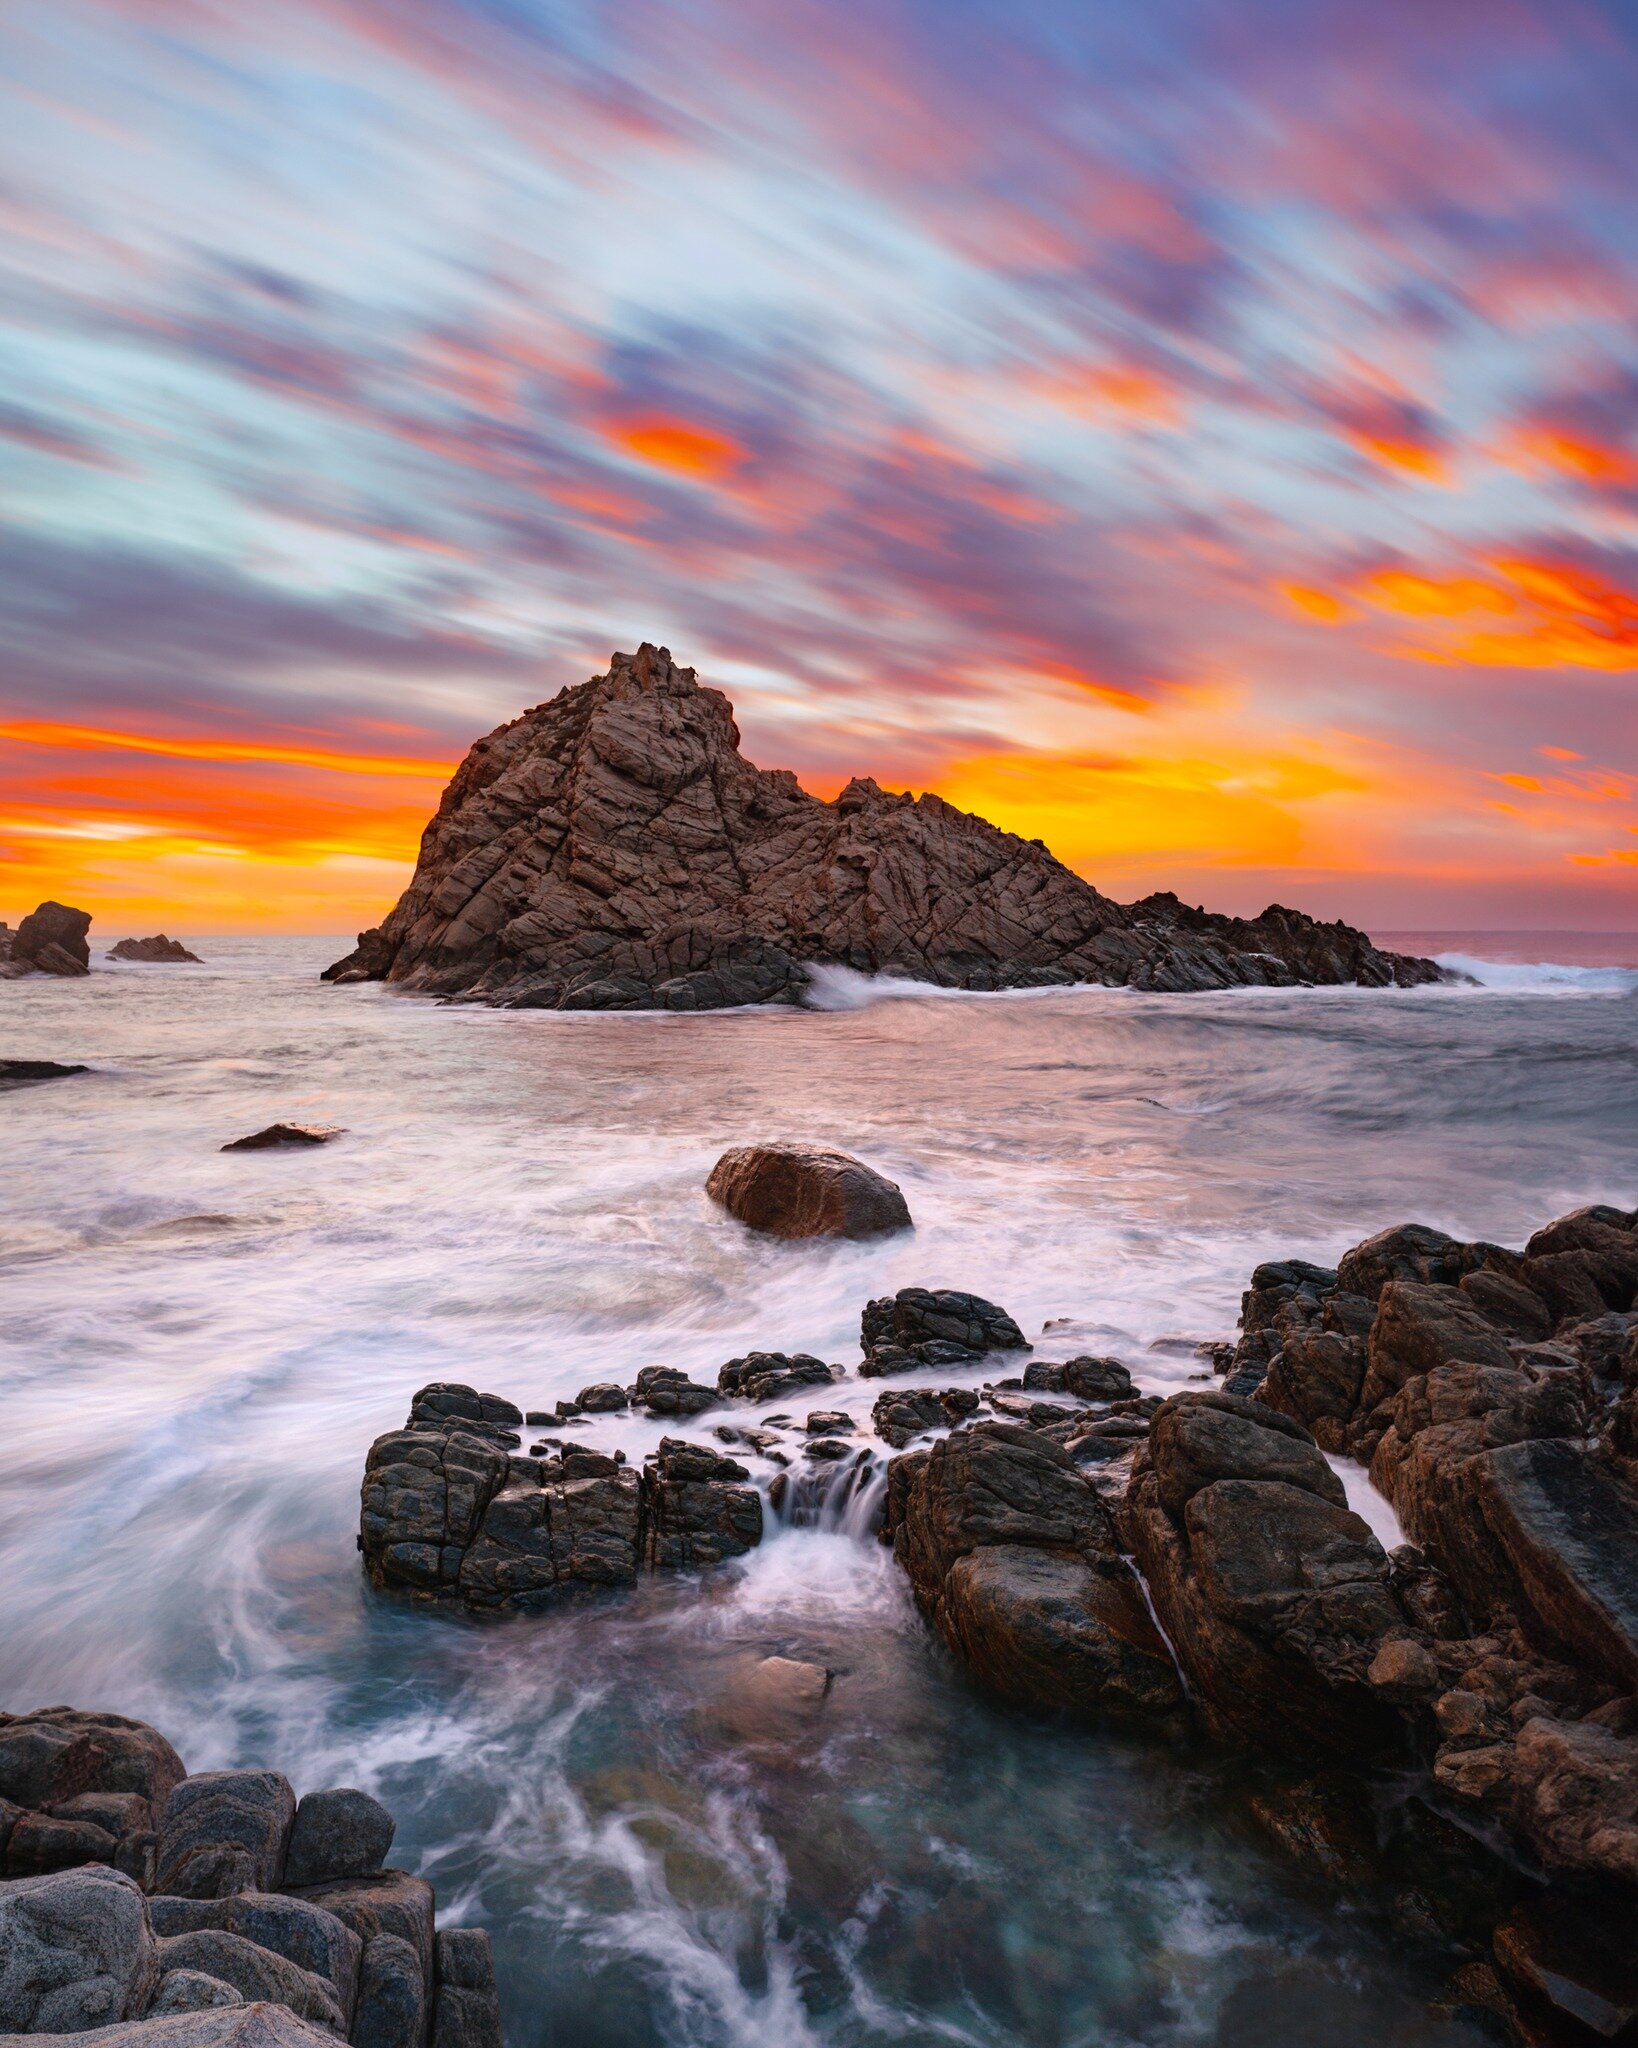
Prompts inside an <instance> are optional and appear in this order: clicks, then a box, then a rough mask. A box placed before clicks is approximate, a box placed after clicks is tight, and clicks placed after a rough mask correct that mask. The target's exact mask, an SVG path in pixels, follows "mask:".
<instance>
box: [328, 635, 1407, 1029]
mask: <svg viewBox="0 0 1638 2048" xmlns="http://www.w3.org/2000/svg"><path fill="white" fill-rule="evenodd" d="M820 963H825V964H832V965H837V966H842V967H849V968H854V969H857V970H860V971H863V972H865V973H872V974H894V975H902V976H907V977H909V978H912V979H914V980H917V981H927V982H935V983H938V984H941V985H943V986H945V987H949V988H971V989H1000V988H1026V987H1047V986H1052V985H1054V984H1069V983H1073V982H1103V983H1108V984H1129V985H1130V986H1132V987H1135V988H1146V989H1165V990H1187V989H1212V988H1229V987H1237V986H1247V985H1267V986H1281V987H1283V986H1289V985H1293V984H1298V983H1315V982H1363V983H1366V984H1369V985H1371V986H1388V985H1391V984H1394V983H1399V984H1401V985H1411V984H1414V983H1418V982H1425V981H1437V980H1438V979H1439V978H1440V971H1439V969H1438V968H1437V967H1435V966H1434V965H1433V963H1432V962H1431V961H1428V960H1416V959H1411V958H1408V957H1405V956H1403V955H1399V954H1393V953H1385V952H1382V951H1380V950H1379V949H1378V948H1377V947H1375V946H1373V945H1372V944H1371V942H1370V940H1369V939H1368V938H1367V937H1366V936H1365V934H1364V933H1363V932H1358V931H1354V930H1352V929H1351V928H1350V927H1349V926H1347V925H1344V924H1317V923H1316V922H1315V921H1314V920H1313V919H1312V918H1310V917H1306V916H1304V915H1302V914H1301V913H1300V912H1298V911H1293V910H1283V909H1280V908H1278V907H1277V906H1276V907H1274V908H1271V909H1269V910H1266V911H1264V913H1263V914H1262V916H1261V917H1259V918H1255V919H1251V920H1246V919H1240V918H1228V917H1216V916H1212V915H1209V914H1208V913H1207V912H1205V911H1199V910H1191V909H1189V908H1188V907H1187V906H1186V905H1185V904H1182V903H1180V902H1179V901H1178V900H1177V898H1176V897H1175V896H1170V895H1159V896H1150V897H1148V898H1146V899H1145V900H1144V901H1143V902H1141V903H1138V904H1134V905H1132V906H1131V907H1129V908H1126V907H1123V906H1122V905H1120V904H1118V903H1114V902H1112V901H1111V900H1110V899H1109V898H1108V897H1107V896H1104V895H1102V894H1100V893H1099V891H1098V890H1096V889H1094V888H1093V887H1092V886H1091V884H1090V883H1088V882H1084V881H1082V880H1081V878H1080V877H1079V876H1078V875H1076V874H1073V873H1072V872H1071V871H1070V870H1069V869H1068V868H1066V867H1065V866H1064V865H1063V864H1062V863H1061V862H1060V861H1057V860H1055V859H1054V858H1053V856H1052V855H1051V854H1050V853H1049V852H1048V851H1047V850H1046V848H1045V847H1044V846H1043V845H1042V844H1041V843H1040V842H1039V841H1038V840H1030V839H1019V838H1017V837H1015V836H1014V835H1013V834H1012V833H1010V832H1002V831H999V830H997V828H996V827H995V826H993V825H990V824H987V823H986V822H985V821H984V820H983V819H982V818H975V817H971V816H969V815H968V814H967V813H966V812H964V811H958V810H957V809H955V807H954V806H953V805H951V804H947V803H946V802H945V801H944V800H943V798H942V797H938V796H932V795H927V796H921V797H912V796H909V795H895V794H894V793H892V792H891V791H888V790H884V789H879V788H878V787H877V785H876V784H875V783H874V782H872V781H870V780H868V779H865V780H860V781H854V782H850V783H849V784H848V785H847V787H846V788H845V789H844V790H843V791H842V793H841V794H840V795H839V796H838V797H837V798H836V799H835V801H834V802H833V803H826V802H823V801H821V799H819V798H818V797H815V796H810V795H809V794H808V793H807V792H806V791H805V790H804V789H803V788H802V787H801V786H800V785H799V783H798V782H797V780H796V777H795V776H794V775H793V774H791V773H790V772H789V771H788V770H784V769H763V768H756V767H753V766H752V764H751V763H750V762H749V761H747V760H746V759H745V758H744V756H743V755H742V754H741V753H740V751H739V732H738V729H737V727H736V726H735V724H734V716H733V710H732V707H731V706H730V705H729V702H728V699H727V698H726V697H724V696H723V695H722V693H721V692H720V691H717V690H709V689H705V688H703V687H702V686H701V684H700V683H699V681H698V680H697V678H696V676H695V674H694V671H693V670H692V669H688V668H679V667H677V665H676V663H675V662H673V660H672V659H671V656H670V654H669V653H668V652H667V650H666V649H665V648H663V647H651V646H649V645H647V644H646V643H645V644H644V645H643V646H641V647H640V648H639V649H638V650H637V652H636V654H634V655H632V654H616V655H615V656H614V659H613V662H612V664H611V665H610V668H609V671H608V673H607V675H602V676H596V677H594V678H593V679H592V680H591V681H590V682H587V683H582V684H580V685H579V686H578V687H576V688H571V689H566V690H563V691H561V692H560V693H559V694H558V695H557V696H556V697H554V698H553V699H552V700H551V702H550V703H548V704H543V705H540V706H539V707H538V708H537V709H535V710H533V711H526V712H525V713H524V714H523V716H522V717H521V718H516V719H513V720H512V722H511V723H510V724H509V725H503V726H501V727H499V728H498V729H497V730H496V731H495V732H492V733H491V734H490V735H489V736H488V738H487V739H481V740H479V741H478V743H477V745H476V746H474V747H473V749H472V751H471V752H470V753H469V754H468V755H467V757H466V759H465V760H464V761H463V762H462V763H461V766H460V767H459V768H458V769H457V770H456V773H455V776H454V779H453V780H452V781H451V783H450V785H449V787H448V788H447V789H446V790H445V791H444V795H443V800H442V802H441V803H440V804H439V806H438V813H437V816H436V817H435V818H433V820H432V822H431V823H430V824H429V825H428V826H427V829H426V832H425V834H424V835H423V837H422V841H421V853H420V859H419V861H418V862H417V864H416V870H415V875H414V879H413V880H412V881H411V883H410V886H409V888H408V889H407V890H405V892H404V894H403V896H402V897H401V898H400V899H399V902H398V904H397V907H396V908H395V909H394V910H393V911H392V913H391V914H390V915H389V916H388V918H387V920H386V922H385V923H384V924H382V925H381V926H380V927H379V928H377V929H376V930H373V931H368V932H364V933H361V934H360V937H359V943H358V947H357V950H356V951H355V952H353V953H351V954H349V955H348V956H347V957H346V958H345V959H344V960H338V961H337V962H336V963H335V965H334V966H332V967H330V968H329V969H327V970H326V977H325V978H326V979H327V980H331V981H338V982H352V981H383V980H384V981H391V982H396V983H399V984H401V985H403V986H404V987H405V988H408V989H418V990H425V991H428V992H430V993H435V994H439V995H445V996H462V997H466V998H468V999H471V1000H476V1001H483V1002H490V1003H497V1004H502V1005H506V1006H512V1007H517V1008H529V1009H535V1008H540V1009H577V1010H611V1009H612V1010H631V1009H671V1010H714V1009H721V1008H724V1007H728V1006H731V1005H736V1004H745V1003H766V1002H792V1001H800V1000H801V998H802V996H803V995H804V993H805V991H806V989H807V969H808V968H809V967H810V966H813V965H815V964H820Z"/></svg>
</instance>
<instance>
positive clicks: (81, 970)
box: [11, 902, 91, 975]
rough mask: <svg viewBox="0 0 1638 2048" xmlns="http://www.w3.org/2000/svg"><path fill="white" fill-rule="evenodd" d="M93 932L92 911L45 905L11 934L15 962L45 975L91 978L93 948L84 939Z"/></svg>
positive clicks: (59, 904)
mask: <svg viewBox="0 0 1638 2048" xmlns="http://www.w3.org/2000/svg"><path fill="white" fill-rule="evenodd" d="M90 929H91V913H90V911H89V910H71V909H70V908H69V907H68V905H67V904H66V903H51V902H46V903H42V904H41V905H40V906H39V907H38V909H35V910H32V911H30V912H29V914H28V916H27V917H25V918H24V919H23V921H22V923H21V924H20V925H19V926H18V927H17V929H16V931H15V932H14V933H13V934H12V939H11V958H12V961H13V962H14V963H16V962H22V963H23V964H25V965H27V966H30V967H34V968H37V969H38V970H39V971H40V972H41V973H43V974H61V975H80V974H89V973H90V972H91V948H90V946H89V945H88V944H87V942H86V936H85V935H86V933H87V932H88V931H89V930H90Z"/></svg>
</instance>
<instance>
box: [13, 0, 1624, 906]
mask: <svg viewBox="0 0 1638 2048" xmlns="http://www.w3.org/2000/svg"><path fill="white" fill-rule="evenodd" d="M1635 23H1638V15H1635V13H1634V10H1633V9H1632V8H1631V7H1630V6H1626V5H1617V4H1616V0H1608V4H1597V0H1551V4H1550V5H1541V6H1539V7H1538V6H1535V5H1531V4H1527V0H1357V4H1332V0H1142V4H1141V5H1139V4H1136V0H1022V4H1020V0H921V4H902V5H899V4H892V0H601V4H597V0H563V4H558V0H486V4H473V5H460V4H455V0H279V4H276V5H268V4H265V0H263V4H256V5H251V4H249V0H240V4H223V0H127V4H124V5H108V6H103V5H96V4H88V0H49V4H47V0H33V4H20V5H13V6H11V7H9V8H8V9H6V10H5V11H4V14H3V16H0V80H3V82H0V220H3V240H0V351H3V357H0V361H3V372H4V374H3V380H0V584H3V588H0V645H3V648H4V662H3V668H0V918H5V919H8V920H9V921H11V922H12V923H15V922H16V919H17V916H18V915H19V914H20V913H21V912H23V911H26V910H28V909H30V908H32V907H33V904H34V903H35V902H36V901H37V900H38V899H39V898H41V897H43V896H47V895H52V896H57V897H61V898H64V899H66V900H68V901H70V902H74V903H78V904H82V905H83V906H84V907H86V908H87V909H90V910H92V911H93V912H94V913H95V915H96V917H97V919H98V929H99V930H101V931H103V932H105V933H107V934H108V935H109V936H114V935H115V934H114V933H113V932H112V931H111V929H110V927H111V926H112V925H118V926H119V927H120V928H121V930H129V929H141V930H144V931H146V930H151V929H154V928H155V927H156V926H158V925H164V926H165V928H166V929H168V930H172V931H176V930H181V931H182V932H183V933H189V932H201V931H209V930H213V929H215V930H223V929H242V928H251V927H267V926H280V927H284V928H287V929H290V930H300V931H343V930H348V929H351V928H353V927H355V926H357V925H360V924H364V923H373V922H375V921H376V920H377V919H378V918H379V917H380V916H381V915H382V914H383V913H384V912H385V910H386V909H387V908H389V907H390V904H391V902H392V900H393V899H394V897H395V896H396V894H397V892H398V890H399V889H400V888H401V887H402V885H403V882H404V881H405V879H407V873H408V867H409V864H410V863H411V862H412V860H413V857H414V849H415V842H416V838H417V835H418V833H419V830H420V827H421V825H422V824H423V822H424V821H425V819H426V817H427V815H428V814H429V812H430V811H431V809H432V808H433V807H434V805H435V804H436V801H437V797H438V792H439V790H440V788H441V786H442V784H443V781H444V780H445V778H446V777H447V775H448V773H449V771H450V769H451V768H452V766H453V764H454V763H455V762H456V761H457V760H458V759H459V758H460V756H461V754H462V753H463V752H464V750H465V748H466V747H467V745H469V744H470V742H471V741H472V740H473V739H474V738H476V737H477V736H478V735H479V734H480V733H482V732H485V731H487V730H488V729H489V728H490V727H492V726H494V725H495V724H497V723H499V722H500V721H501V720H503V719H505V718H508V717H511V716H513V715H515V714H516V713H517V712H518V711H519V710H521V709H522V708H524V707H525V706H526V705H529V704H534V703H538V702H540V701H541V700H542V699H543V698H545V697H548V696H550V695H551V694H552V693H553V692H555V691H556V690H557V689H558V688H559V687H561V686H562V685H563V684H564V683H567V682H574V681H579V680H581V679H583V678H584V677H586V676H588V675H590V674H592V673H594V672H596V671H598V670H600V669H602V668H603V667H605V666H606V665H607V659H608V655H609V653H610V651H611V650H612V649H613V648H616V647H620V648H630V647H633V646H634V645H635V644H636V643H637V642H638V641H640V640H643V639H649V640H654V641H658V642H662V643H664V644H666V645H668V646H670V648H671V649H672V650H673V652H674V653H675V654H676V656H677V658H678V659H679V660H681V661H683V662H687V663H692V664H693V665H694V666H696V667H697V668H698V669H699V670H700V671H701V674H702V676H703V677H704V679H705V680H707V681H709V682H712V683H715V684H717V685H718V686H720V687H722V688H723V689H725V690H726V691H727V692H728V693H729V695H730V696H731V697H732V698H733V700H734V703H735V706H736V709H737V713H738V716H739V722H740V726H741V730H742V732H743V734H744V740H745V746H746V751H747V752H748V753H749V755H750V756H751V758H753V759H754V760H756V761H758V762H759V763H761V764H762V765H764V766H768V767H790V768H794V769H795V770H796V771H797V773H798V774H799V775H800V776H801V777H802V779H803V781H804V782H805V783H806V784H807V785H808V786H809V787H810V788H812V789H815V790H817V791H819V792H821V793H822V794H826V795H829V794H832V793H834V791H835V789H836V788H837V787H838V786H839V785H840V784H841V782H843V781H844V780H845V779H846V778H847V777H848V776H849V775H850V774H853V773H856V772H857V773H868V774H874V775H875V776H876V777H877V779H878V780H879V781H881V782H884V783H886V784H889V785H891V786H895V787H905V786H908V787H913V788H916V789H923V788H932V789H937V790H939V791H941V792H942V793H943V794H944V795H946V796H948V797H949V798H951V799H952V800H953V801H954V802H957V803H960V804H962V805H965V806H967V807H969V808H972V809H975V810H979V811H982V812H983V813H984V814H985V815H987V816H989V817H991V818H994V819H995V820H996V821H997V822H998V823H1001V824H1004V825H1007V826H1009V827H1011V828H1013V829H1016V830H1019V831H1022V832H1024V833H1026V834H1029V835H1030V836H1040V837H1042V838H1044V839H1045V840H1046V841H1047V842H1048V844H1049V845H1051V847H1052V848H1053V850H1054V851H1055V852H1056V853H1058V854H1059V855H1060V856H1061V857H1062V858H1064V859H1066V860H1068V861H1070V862H1071V863H1072V864H1073V865H1074V866H1076V867H1077V868H1079V869H1080V870H1081V871H1082V872H1083V873H1085V874H1086V875H1088V876H1089V877H1090V878H1091V879H1092V880H1094V881H1096V882H1097V883H1098V884H1099V885H1100V886H1102V887H1104V888H1106V889H1108V890H1109V891H1110V892H1111V893H1113V894H1116V895H1118V896H1121V897H1123V898H1124V897H1129V896H1133V895H1137V894H1141V893H1143V892H1145V891H1146V890H1148V889H1150V888H1154V887H1175V888H1176V889H1178V890H1179V891H1180V893H1182V894H1184V895H1185V896H1187V897H1189V898H1190V899H1191V900H1203V901H1205V902H1207V903H1209V904H1211V905H1212V906H1213V907H1217V908H1223V909H1234V910H1244V911H1250V910H1256V909H1259V908H1261V907H1262V905H1263V904H1265V903H1266V902H1268V901H1269V900H1270V899H1271V898H1277V899H1279V900H1282V901H1287V902H1292V903H1295V904H1298V905H1300V906H1301V907H1303V908H1305V909H1309V910H1312V911H1315V912H1317V913H1321V914H1325V915H1337V914H1342V915H1346V916H1349V917H1351V918H1354V919H1355V920H1357V921H1360V922H1363V923H1366V924H1368V925H1374V926H1375V927H1376V928H1378V929H1385V928H1403V927H1407V926H1409V927H1416V926H1422V927H1427V926H1438V927H1448V926H1453V925H1481V926H1514V927H1518V926H1539V925H1560V926H1567V927H1574V928H1582V929H1598V928H1604V929H1633V928H1638V900H1635V898H1638V745H1635V740H1638V714H1635V710H1634V704H1635V700H1638V27H1635Z"/></svg>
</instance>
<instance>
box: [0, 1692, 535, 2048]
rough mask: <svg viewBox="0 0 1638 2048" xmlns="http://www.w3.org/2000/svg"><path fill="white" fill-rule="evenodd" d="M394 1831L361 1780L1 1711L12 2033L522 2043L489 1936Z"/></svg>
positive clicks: (179, 2039)
mask: <svg viewBox="0 0 1638 2048" xmlns="http://www.w3.org/2000/svg"><path fill="white" fill-rule="evenodd" d="M392 1837H393V1821H392V1816H391V1814H389V1813H388V1812H387V1811H386V1809H385V1808H384V1807H383V1806H382V1805H380V1803H379V1802H378V1801H376V1800H374V1799H372V1798H370V1797H369V1795H368V1794H367V1793H364V1792H359V1791H356V1790H355V1789H353V1788H352V1787H350V1786H338V1787H335V1788H332V1789H330V1790H326V1791H321V1792H309V1793H308V1794H307V1796H306V1797H305V1798H304V1799H301V1800H299V1801H298V1800H297V1799H296V1797H295V1795H294V1793H293V1792H292V1791H291V1789H290V1786H289V1784H288V1783H287V1782H286V1780H285V1779H284V1778H283V1777H281V1776H280V1774H279V1773H278V1772H277V1771H206V1772H202V1773H200V1774H199V1775H197V1776H195V1777H189V1776H188V1775H187V1772H186V1771H185V1769H184V1768H183V1764H182V1760H181V1758H180V1757H178V1755H177V1754H176V1751H175V1750H174V1749H172V1747H171V1745H170V1744H169V1743H168V1742H167V1741H166V1740H165V1738H164V1737H163V1736H162V1735H160V1734H159V1733H158V1731H157V1730H155V1729H153V1728H150V1727H148V1726H147V1724H146V1723H145V1722H142V1721H131V1720H126V1719H125V1718H123V1717H122V1716H120V1715H117V1714H92V1713H81V1712H78V1711H77V1710H75V1709H74V1708H71V1707H44V1708H41V1709H39V1710H38V1711H37V1712H35V1713H31V1714H18V1715H12V1714H5V1715H0V1857H3V1862H4V1869H5V1874H6V1877H5V1881H4V1882H0V2039H5V2040H10V2039H11V2038H12V2037H13V2036H14V2035H24V2034H29V2035H57V2034H72V2035H73V2036H74V2037H75V2038H76V2040H88V2039H89V2040H107V2041H108V2042H110V2043H113V2042H115V2041H117V2042H118V2043H119V2044H120V2048H206V2044H216V2043H221V2044H224V2048H225V2044H226V2043H228V2042H233V2043H236V2044H241V2048H300V2044H308V2048H313V2044H318V2043H329V2044H330V2048H334V2044H335V2043H336V2042H337V2041H350V2042H352V2043H354V2044H355V2048H500V2010H499V2006H498V2004H497V2001H496V1996H495V1979H494V1968H493V1964H492V1963H491V1961H490V1957H489V1937H488V1936H487V1935H486V1934H484V1933H482V1932H481V1931H479V1930H477V1929H473V1928H461V1929H456V1930H444V1931H440V1930H438V1929H437V1928H436V1926H435V1924H434V1902H433V1894H432V1887H431V1886H430V1885H429V1884H427V1883H426V1882H425V1881H424V1880H423V1879H421V1878H418V1877H413V1876H411V1875H410V1874H409V1872H407V1871H403V1870H389V1869H386V1868H385V1867H384V1865H385V1862H386V1856H387V1851H388V1849H389V1848H390V1847H391V1844H392Z"/></svg>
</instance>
